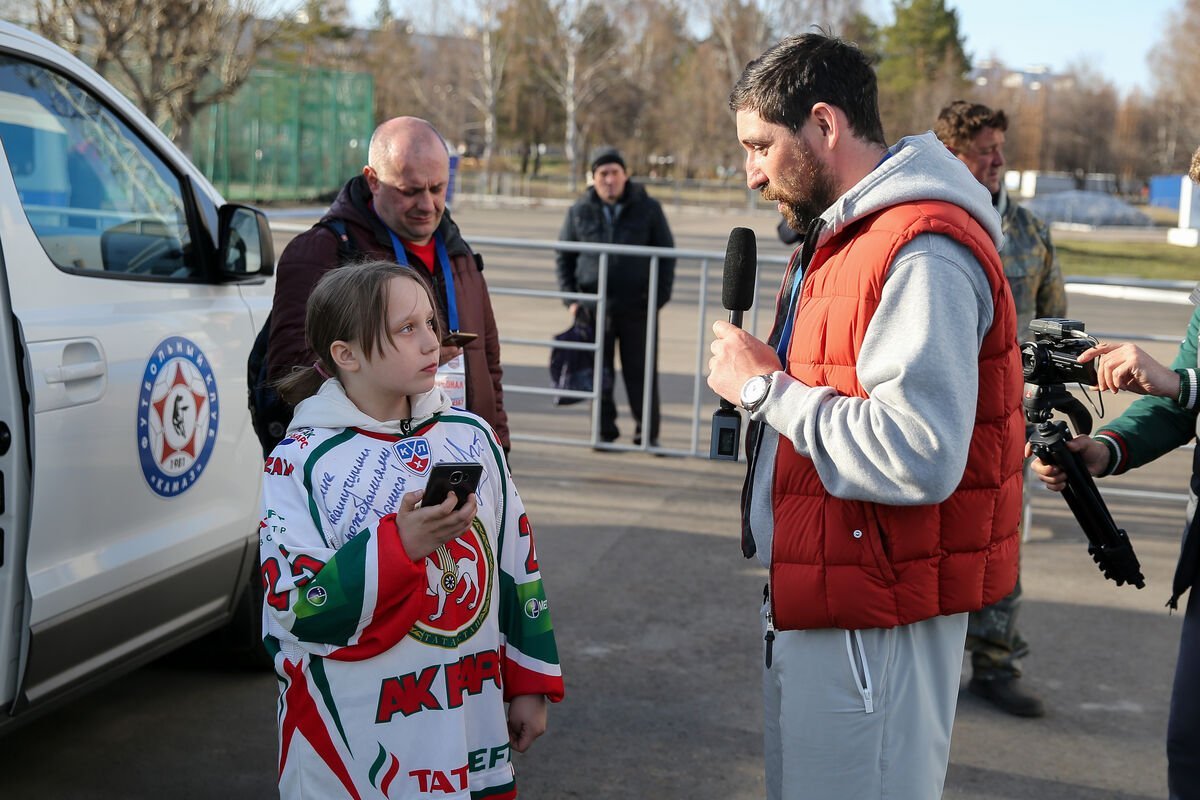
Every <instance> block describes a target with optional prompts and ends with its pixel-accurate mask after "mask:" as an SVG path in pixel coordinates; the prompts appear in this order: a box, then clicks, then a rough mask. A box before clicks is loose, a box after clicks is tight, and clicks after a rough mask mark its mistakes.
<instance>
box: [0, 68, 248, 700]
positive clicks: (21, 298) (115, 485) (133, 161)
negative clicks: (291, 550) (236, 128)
mask: <svg viewBox="0 0 1200 800" xmlns="http://www.w3.org/2000/svg"><path fill="white" fill-rule="evenodd" d="M81 69H82V68H81ZM123 109H128V104H127V103H126V102H125V101H124V100H123V99H121V98H119V97H118V96H116V95H115V93H114V92H113V90H111V88H108V87H106V86H104V85H102V84H99V83H90V84H89V83H86V82H84V80H83V78H76V77H74V76H72V75H68V74H66V73H64V72H60V71H58V70H57V69H56V68H55V67H54V66H52V65H51V64H49V63H48V62H40V61H34V60H32V59H29V58H25V57H23V56H21V55H19V54H16V53H13V52H8V53H5V52H3V50H2V49H0V143H2V145H3V155H4V157H5V160H6V162H7V168H5V169H4V170H2V171H0V217H2V219H0V226H2V228H0V230H2V231H3V235H2V236H0V239H2V241H0V248H2V250H3V259H4V266H5V278H6V280H7V287H8V292H9V295H10V297H11V304H12V312H13V314H14V315H15V317H16V319H17V321H18V322H19V325H20V330H21V333H22V334H23V337H24V343H23V345H24V352H25V357H26V360H27V361H26V363H27V368H28V371H29V376H30V394H31V403H32V413H31V427H30V439H31V442H32V453H33V459H32V500H31V512H30V530H31V534H30V537H29V547H28V554H27V558H26V565H25V566H26V571H27V578H26V579H27V582H28V587H29V596H30V601H31V602H30V607H29V610H28V625H29V631H28V632H29V637H30V645H29V657H28V665H27V667H26V669H25V673H24V675H23V676H22V679H21V682H20V684H19V685H18V687H17V691H18V694H19V697H18V700H19V701H20V700H29V701H37V700H39V699H40V698H42V697H44V696H47V695H51V694H54V693H57V692H58V691H60V690H65V689H67V688H70V687H71V686H72V685H74V684H76V683H78V682H79V681H80V680H82V679H84V678H87V677H88V676H90V675H92V674H94V673H95V672H97V671H103V669H104V667H105V665H106V664H109V663H113V662H117V661H122V660H125V661H127V660H128V659H130V658H136V657H146V655H147V653H149V652H151V651H154V650H155V649H156V648H159V649H161V647H163V646H165V645H166V644H169V643H179V642H181V641H184V640H186V639H187V638H190V637H192V636H194V635H196V633H197V632H199V631H201V630H202V629H203V628H205V627H208V626H211V625H213V624H216V623H217V622H219V621H220V619H221V617H222V616H223V615H224V614H225V613H226V612H227V611H228V608H229V604H230V600H231V598H232V597H233V596H234V595H235V593H236V582H237V577H238V573H239V568H240V567H241V565H242V563H243V558H244V555H245V553H246V552H247V551H246V547H247V542H248V541H249V538H250V536H251V534H253V531H254V528H253V525H254V520H255V519H256V513H257V509H256V508H255V505H256V498H257V488H256V487H257V484H258V480H259V473H260V471H261V460H260V456H259V453H258V452H257V446H256V445H257V443H256V441H255V439H254V437H253V436H252V435H249V422H248V411H247V408H246V403H245V397H246V378H245V362H246V354H247V353H248V352H249V350H250V345H251V342H252V341H253V338H254V329H253V328H252V326H251V320H250V314H249V311H248V308H247V306H246V304H245V302H244V301H243V300H242V299H241V296H240V294H239V292H238V289H237V287H236V286H234V285H229V284H221V283H219V282H217V279H216V268H215V265H214V264H213V261H214V260H215V259H214V249H215V247H214V242H213V241H212V233H211V231H210V230H209V229H208V228H206V226H205V225H204V223H203V221H204V220H205V219H209V218H211V217H212V216H213V215H212V207H211V205H210V206H209V207H208V208H197V204H198V203H200V202H205V201H206V198H204V197H202V196H199V195H201V193H200V192H192V191H189V185H188V179H189V178H190V179H191V180H196V176H195V175H194V173H191V172H189V170H190V169H191V168H190V167H189V166H187V165H186V163H185V161H184V159H183V158H182V156H180V155H179V154H178V151H176V150H174V149H173V148H172V147H170V145H169V144H166V142H165V139H163V137H162V136H161V134H159V133H158V132H157V131H155V130H152V129H151V128H150V126H149V125H148V124H147V123H145V122H144V120H141V119H139V118H137V117H135V115H133V114H131V113H128V112H126V111H124V110H123ZM207 202H209V203H210V204H211V200H207ZM6 374H8V373H0V375H6ZM3 413H4V411H3V408H2V407H0V414H3ZM8 608H9V607H8V606H6V607H4V608H0V615H5V616H7V611H8ZM11 642H12V637H11V636H9V637H6V638H4V639H0V647H11Z"/></svg>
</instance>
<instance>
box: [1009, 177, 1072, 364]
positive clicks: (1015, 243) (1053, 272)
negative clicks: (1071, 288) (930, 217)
mask: <svg viewBox="0 0 1200 800" xmlns="http://www.w3.org/2000/svg"><path fill="white" fill-rule="evenodd" d="M1002 205H1003V206H1004V208H1003V211H1002V212H1001V214H1000V224H1001V228H1002V230H1003V231H1004V244H1003V246H1001V248H1000V260H1001V261H1002V262H1004V277H1006V278H1008V283H1009V286H1011V287H1012V297H1013V305H1015V306H1016V307H1017V338H1018V339H1020V340H1021V341H1024V340H1025V336H1026V328H1028V327H1029V321H1030V320H1031V319H1034V318H1036V317H1064V316H1066V314H1067V292H1066V289H1065V288H1064V286H1063V277H1062V270H1060V269H1059V266H1058V258H1057V257H1056V256H1055V254H1054V245H1053V243H1051V241H1050V226H1049V225H1047V224H1046V223H1044V222H1042V221H1041V220H1040V219H1038V218H1037V217H1035V216H1034V215H1033V212H1032V211H1029V210H1028V209H1026V208H1023V207H1022V206H1020V205H1018V204H1017V203H1015V202H1013V201H1012V200H1011V199H1009V200H1008V202H1007V204H1002Z"/></svg>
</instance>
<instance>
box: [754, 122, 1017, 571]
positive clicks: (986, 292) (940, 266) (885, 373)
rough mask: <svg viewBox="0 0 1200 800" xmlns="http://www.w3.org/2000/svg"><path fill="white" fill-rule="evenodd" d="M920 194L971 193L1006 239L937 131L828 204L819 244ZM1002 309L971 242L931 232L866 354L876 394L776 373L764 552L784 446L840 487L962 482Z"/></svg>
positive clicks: (764, 484) (890, 286)
mask: <svg viewBox="0 0 1200 800" xmlns="http://www.w3.org/2000/svg"><path fill="white" fill-rule="evenodd" d="M918 200H943V201H946V202H950V203H953V204H955V205H957V206H960V207H962V208H963V209H965V210H966V211H967V212H969V213H970V214H971V216H972V217H974V218H975V220H976V221H978V222H979V224H980V225H981V226H983V229H984V230H985V231H987V232H988V233H989V234H990V235H991V237H992V240H993V241H994V242H995V244H996V246H997V248H999V246H1000V241H1001V233H1000V217H999V215H998V214H997V213H996V209H995V208H994V207H993V206H992V198H991V195H990V194H989V193H988V191H987V189H985V188H984V187H983V186H982V185H981V184H980V183H979V181H977V180H975V178H974V177H973V176H972V175H971V173H970V172H969V171H968V170H967V168H966V166H964V165H963V164H962V162H960V161H959V160H958V159H957V158H955V157H954V156H953V155H952V154H951V153H950V151H949V150H947V149H946V147H945V145H943V144H942V143H941V142H939V141H938V139H937V137H936V136H934V135H933V133H924V134H922V135H920V136H909V137H905V138H904V139H901V140H900V141H899V142H898V143H897V144H895V145H894V146H893V147H892V148H891V149H889V151H888V157H887V158H886V159H885V160H884V161H883V162H882V163H880V164H879V166H877V167H876V168H875V169H874V170H873V171H872V172H871V173H870V174H868V175H867V176H866V177H864V178H863V179H862V180H861V181H859V182H858V183H857V184H855V186H854V187H852V188H851V189H850V190H849V191H847V192H846V193H845V194H843V195H842V196H841V197H840V198H838V200H837V202H835V203H834V204H833V205H832V206H830V207H829V208H828V209H826V211H825V213H824V214H822V215H821V219H822V220H823V222H824V226H823V228H822V229H821V232H820V237H819V239H818V242H817V245H818V246H819V245H820V244H822V243H824V242H825V241H827V240H828V239H829V237H831V236H833V235H835V234H836V233H838V232H839V231H841V230H843V229H844V228H845V227H846V226H847V225H849V224H851V223H853V222H855V221H857V220H859V219H862V218H863V217H866V216H868V215H870V214H873V213H875V212H877V211H879V210H881V209H884V208H888V207H890V206H894V205H899V204H901V203H906V202H912V201H918ZM786 299H787V298H784V302H786ZM992 315H993V309H992V294H991V288H990V286H989V284H988V281H987V277H986V275H985V273H984V271H983V267H982V266H980V264H979V262H978V261H976V259H975V257H974V255H972V254H971V252H970V250H968V249H967V248H966V247H964V246H963V245H961V244H959V243H958V242H956V241H954V240H953V239H951V238H949V237H947V236H942V235H937V234H922V235H921V236H918V237H916V238H914V239H913V240H912V241H911V242H909V243H908V244H907V245H905V246H904V247H903V248H902V249H901V250H900V251H899V252H898V253H897V254H896V258H895V260H894V261H893V262H892V264H891V266H890V268H889V269H888V273H887V276H886V279H885V282H884V286H883V292H882V296H881V298H880V302H879V307H878V309H877V310H876V312H875V315H874V316H873V317H872V318H871V322H870V324H869V325H868V327H867V331H866V336H865V338H864V339H863V343H862V350H861V352H860V353H859V358H858V364H857V367H856V368H857V373H858V381H859V383H860V384H861V385H862V387H863V389H865V390H866V393H867V395H868V396H867V397H866V398H865V399H863V398H860V397H846V396H844V395H840V394H838V393H837V392H836V391H835V390H833V389H832V388H830V387H827V386H806V385H805V384H804V383H801V382H800V381H799V380H797V379H795V378H793V377H792V376H791V375H788V374H787V373H785V372H776V373H774V376H773V381H772V383H771V390H770V393H769V394H768V395H767V398H766V399H765V400H764V401H763V403H762V405H761V406H759V407H758V409H757V410H756V411H755V412H754V414H753V418H754V419H755V420H757V421H760V422H763V423H765V426H766V427H764V429H763V432H762V436H761V437H760V445H759V453H758V456H757V458H756V459H755V460H754V466H753V470H754V472H753V474H752V476H751V495H750V497H751V505H750V519H749V521H750V530H751V533H752V535H753V537H754V542H755V545H756V547H757V551H758V558H759V561H760V562H761V563H762V564H763V566H767V567H769V566H770V559H771V542H772V539H773V535H774V530H773V525H774V517H773V513H772V509H773V502H772V496H771V495H772V484H773V475H774V466H775V454H776V448H777V447H794V448H795V449H796V452H798V453H800V454H801V455H803V456H807V457H808V458H811V459H812V461H813V463H814V465H815V466H816V469H817V474H818V475H819V476H820V477H821V482H822V483H823V484H824V486H825V488H826V490H827V491H829V493H830V494H832V495H833V496H834V497H839V498H843V499H847V500H862V501H867V502H872V503H882V504H886V505H921V504H926V503H939V502H941V501H943V500H945V499H946V498H947V497H949V496H950V494H951V492H953V491H954V488H955V487H956V486H957V485H958V484H959V482H960V481H961V480H962V475H963V470H964V469H965V468H966V463H967V448H968V447H969V445H970V441H971V432H972V430H973V428H974V424H975V406H976V396H977V393H978V386H979V384H978V374H979V348H980V346H981V345H982V343H983V337H984V335H985V334H986V333H987V332H988V330H989V329H990V328H991V326H992Z"/></svg>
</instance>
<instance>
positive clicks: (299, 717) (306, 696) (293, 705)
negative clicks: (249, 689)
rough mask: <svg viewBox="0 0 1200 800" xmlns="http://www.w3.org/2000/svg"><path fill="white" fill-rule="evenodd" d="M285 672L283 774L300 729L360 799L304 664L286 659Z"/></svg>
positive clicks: (350, 791)
mask: <svg viewBox="0 0 1200 800" xmlns="http://www.w3.org/2000/svg"><path fill="white" fill-rule="evenodd" d="M283 671H284V672H285V673H286V674H287V676H288V680H289V685H288V687H287V689H286V690H285V691H284V695H283V696H284V703H285V705H286V707H287V709H286V711H284V714H283V722H282V723H280V728H281V730H280V733H281V736H280V739H281V742H280V747H279V775H280V777H282V776H283V768H284V766H285V765H286V764H287V756H288V751H289V750H290V748H291V743H292V736H293V734H295V733H297V732H299V733H300V735H301V736H303V737H304V739H305V740H306V741H307V742H308V743H309V744H310V745H311V746H312V749H313V750H314V751H316V754H317V755H318V756H320V757H321V760H322V761H324V762H325V765H326V766H328V767H329V770H330V771H331V772H332V773H333V774H334V775H336V776H337V779H338V780H339V781H341V782H342V786H344V787H346V791H347V792H349V793H350V796H351V797H353V798H355V800H360V798H359V794H358V790H357V789H355V788H354V781H352V780H351V779H350V773H349V771H348V770H347V769H346V764H345V763H344V762H343V761H342V758H341V756H339V755H338V752H337V748H336V747H334V744H333V739H332V738H331V737H330V735H329V730H328V729H327V728H326V727H325V723H324V721H323V720H322V719H321V715H320V713H318V712H317V704H316V701H315V700H313V696H312V694H311V693H310V692H309V691H308V680H307V679H306V678H305V677H304V667H303V666H302V665H300V664H293V663H292V662H290V661H288V660H286V659H285V660H284V662H283Z"/></svg>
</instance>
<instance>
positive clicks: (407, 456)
mask: <svg viewBox="0 0 1200 800" xmlns="http://www.w3.org/2000/svg"><path fill="white" fill-rule="evenodd" d="M392 449H393V450H395V451H396V457H397V458H399V459H400V463H401V464H403V465H404V468H405V469H407V470H408V471H410V472H413V473H415V474H417V475H424V474H425V473H426V472H428V471H429V461H430V457H429V440H428V439H426V438H425V437H424V436H417V437H415V438H412V439H404V440H403V441H399V442H396V443H395V444H394V445H392Z"/></svg>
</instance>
